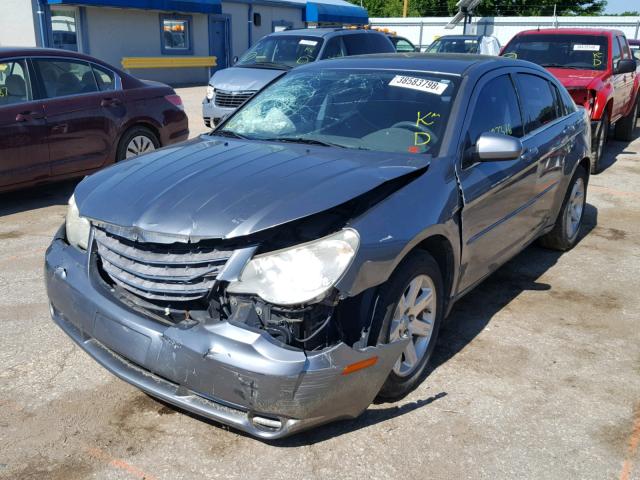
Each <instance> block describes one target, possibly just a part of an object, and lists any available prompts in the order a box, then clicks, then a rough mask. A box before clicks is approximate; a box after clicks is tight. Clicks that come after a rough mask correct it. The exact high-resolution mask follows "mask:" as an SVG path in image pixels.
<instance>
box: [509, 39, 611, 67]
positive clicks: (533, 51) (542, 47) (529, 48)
mask: <svg viewBox="0 0 640 480" xmlns="http://www.w3.org/2000/svg"><path fill="white" fill-rule="evenodd" d="M607 53H608V52H607V37H605V36H603V35H574V34H570V35H568V34H534V35H520V36H517V37H515V38H514V39H513V40H511V42H509V45H507V46H506V47H505V49H504V52H502V56H503V57H509V58H517V59H520V60H528V61H530V62H533V63H537V64H538V65H541V66H543V67H547V68H570V69H580V70H605V69H606V68H607V61H608V58H607Z"/></svg>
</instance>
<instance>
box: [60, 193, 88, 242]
mask: <svg viewBox="0 0 640 480" xmlns="http://www.w3.org/2000/svg"><path fill="white" fill-rule="evenodd" d="M65 228H66V231H67V241H68V242H69V243H70V244H71V245H73V246H74V247H78V248H81V249H82V250H86V249H87V245H88V244H89V233H90V231H91V224H90V223H89V220H87V219H86V218H84V217H81V216H80V212H79V211H78V206H77V205H76V199H75V197H74V196H73V195H71V198H70V199H69V208H68V209H67V218H66V220H65Z"/></svg>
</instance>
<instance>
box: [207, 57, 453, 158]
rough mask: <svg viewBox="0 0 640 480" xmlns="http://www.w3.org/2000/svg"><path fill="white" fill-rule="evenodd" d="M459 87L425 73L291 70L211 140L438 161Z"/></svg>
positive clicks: (256, 97) (450, 81) (441, 77)
mask: <svg viewBox="0 0 640 480" xmlns="http://www.w3.org/2000/svg"><path fill="white" fill-rule="evenodd" d="M457 82H458V79H457V78H456V77H451V78H448V77H445V76H442V75H438V76H436V75H434V74H429V73H427V72H425V73H414V72H412V73H411V74H410V75H405V74H403V73H402V72H393V71H372V70H348V69H344V70H343V69H335V70H334V69H324V70H321V71H319V70H307V71H305V70H301V71H298V70H294V71H292V72H291V73H289V74H287V75H286V76H284V77H283V78H282V79H281V80H279V81H278V82H276V83H275V84H273V85H271V86H270V87H268V88H267V89H265V90H264V91H262V92H261V93H259V94H258V95H256V96H255V97H254V98H253V99H252V100H250V101H249V102H248V103H246V104H245V105H244V106H243V107H242V108H241V109H240V110H239V111H238V112H237V113H236V114H235V115H234V116H233V117H232V118H231V119H229V121H228V122H227V123H226V124H225V125H224V127H223V128H222V129H221V130H219V131H216V132H214V135H215V134H218V135H222V136H227V137H231V136H233V137H239V138H245V139H249V140H268V141H279V142H292V143H306V144H314V145H324V146H336V147H342V148H350V149H357V150H375V151H384V152H402V153H432V154H435V153H437V150H438V148H439V145H440V140H441V139H442V137H443V135H444V129H445V128H446V125H447V123H448V122H447V120H448V118H449V113H450V109H451V104H452V102H453V98H454V95H455V93H456V88H457Z"/></svg>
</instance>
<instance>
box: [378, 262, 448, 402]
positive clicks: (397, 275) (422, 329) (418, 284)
mask: <svg viewBox="0 0 640 480" xmlns="http://www.w3.org/2000/svg"><path fill="white" fill-rule="evenodd" d="M443 296H444V289H443V282H442V274H441V273H440V269H439V267H438V264H437V262H436V261H435V260H434V258H433V257H432V256H431V255H429V254H428V253H427V252H424V251H416V252H414V253H412V254H410V255H409V256H407V258H405V259H404V260H403V261H402V263H401V264H400V265H399V266H398V268H396V270H395V272H394V273H393V274H392V275H391V277H390V278H389V280H388V281H387V282H386V283H385V284H384V285H382V286H381V287H380V290H379V293H378V302H377V308H376V314H375V316H376V317H378V318H374V322H380V323H378V324H380V325H381V328H380V334H379V336H378V343H379V344H380V343H389V342H392V341H394V340H398V339H399V338H403V337H407V336H408V337H410V341H409V344H408V345H407V348H406V349H405V350H404V351H403V352H402V354H401V356H400V358H399V359H398V361H397V362H396V363H395V365H394V367H393V369H392V371H391V372H390V373H389V377H387V380H386V381H385V383H384V385H383V386H382V388H381V390H380V392H379V394H378V399H380V400H383V401H394V400H398V399H400V398H402V397H404V396H405V395H406V394H408V393H409V392H410V391H411V390H413V389H414V388H415V387H416V386H417V385H418V384H419V383H420V382H421V381H422V379H423V377H424V373H425V371H426V367H427V365H428V363H429V359H430V358H431V355H432V353H433V350H434V348H435V344H436V341H437V338H438V332H439V329H440V324H441V322H442V317H443V316H444V298H443Z"/></svg>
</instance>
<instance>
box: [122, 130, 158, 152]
mask: <svg viewBox="0 0 640 480" xmlns="http://www.w3.org/2000/svg"><path fill="white" fill-rule="evenodd" d="M155 149H156V147H155V145H154V144H153V142H152V141H151V139H150V138H149V137H145V136H144V135H138V136H135V137H133V138H132V139H131V140H130V141H129V144H128V145H127V154H126V157H125V158H133V157H136V156H138V155H141V154H143V153H147V152H152V151H154V150H155Z"/></svg>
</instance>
